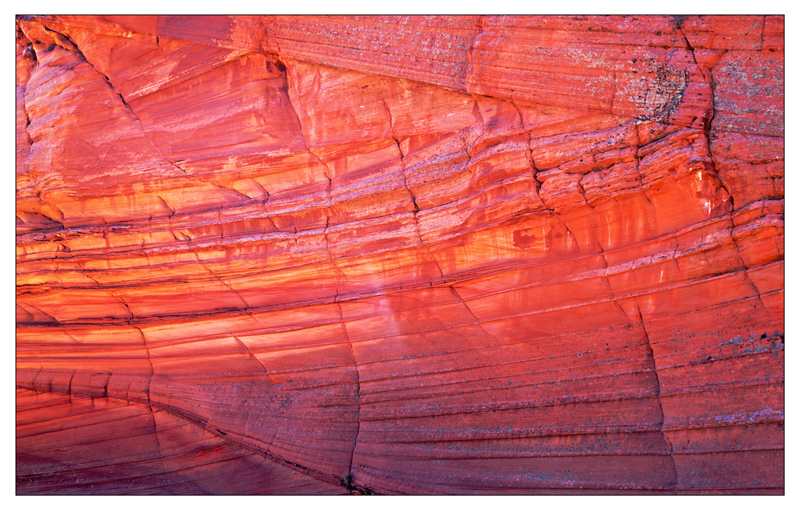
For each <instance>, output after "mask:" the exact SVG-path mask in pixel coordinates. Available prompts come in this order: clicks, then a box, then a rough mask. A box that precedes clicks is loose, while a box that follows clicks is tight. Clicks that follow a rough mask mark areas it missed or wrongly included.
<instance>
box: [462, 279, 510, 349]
mask: <svg viewBox="0 0 800 510" xmlns="http://www.w3.org/2000/svg"><path fill="white" fill-rule="evenodd" d="M449 287H450V292H451V293H452V294H453V295H454V296H455V297H457V298H458V299H459V301H461V304H463V305H464V307H465V308H466V309H467V311H468V312H469V314H470V315H472V317H473V318H474V319H475V324H476V325H477V326H478V327H480V328H481V329H482V330H483V332H484V333H486V334H487V335H489V336H490V337H492V338H493V339H494V341H495V342H496V343H497V345H500V340H498V339H497V337H496V336H494V335H493V334H492V333H490V332H489V330H487V329H486V328H485V327H484V326H483V324H482V323H481V321H480V319H478V316H477V315H475V312H473V311H472V308H470V307H469V305H468V304H467V302H466V301H464V298H462V297H461V295H460V294H459V293H458V291H457V290H456V289H455V287H453V286H452V285H449Z"/></svg>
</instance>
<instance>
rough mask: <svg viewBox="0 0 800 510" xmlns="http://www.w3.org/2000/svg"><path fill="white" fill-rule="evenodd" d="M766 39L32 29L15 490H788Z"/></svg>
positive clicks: (620, 33) (660, 27)
mask: <svg viewBox="0 0 800 510" xmlns="http://www.w3.org/2000/svg"><path fill="white" fill-rule="evenodd" d="M783 26H784V25H783V18H782V17H775V16H766V17H764V16H734V17H731V16H727V17H693V16H690V17H681V16H677V17H676V16H633V17H591V16H590V17H586V16H569V17H300V18H297V17H280V16H279V17H273V16H266V17H202V16H200V17H157V16H151V17H147V16H145V17H136V16H134V17H124V16H123V17H116V16H111V17H81V16H55V17H53V16H44V17H18V18H17V46H16V48H17V49H16V55H17V58H16V65H17V110H16V111H17V124H16V125H17V142H16V147H17V170H16V176H17V177H16V182H17V192H16V196H17V303H16V307H17V308H16V309H17V315H16V317H17V329H16V333H17V337H16V345H17V360H16V367H17V371H16V382H17V415H16V416H17V452H16V455H17V457H16V463H17V473H16V477H17V478H16V486H17V492H18V493H24V494H27V493H57V494H66V493H70V494H73V493H82V494H85V493H98V494H99V493H191V494H203V493H222V494H242V493H258V494H260V493H280V494H294V493H300V494H336V493H348V492H362V493H413V494H427V493H446V494H461V493H503V494H518V493H519V494H537V493H594V494H600V493H614V492H625V493H630V492H660V493H730V492H732V493H739V494H743V493H782V492H783V490H784V478H783V469H784V429H783V427H784V395H783V387H784V386H783V383H784V301H783V300H784V276H783V275H784V222H783V212H784V162H783V155H784V138H783V135H784V131H783V122H784V111H783V101H784V81H783V73H784V63H783V62H784V52H783V51H784V50H783V40H784V34H783Z"/></svg>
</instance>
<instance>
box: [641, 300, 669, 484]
mask: <svg viewBox="0 0 800 510" xmlns="http://www.w3.org/2000/svg"><path fill="white" fill-rule="evenodd" d="M636 311H637V313H638V314H639V325H640V326H641V327H642V332H643V333H644V338H645V340H646V345H647V356H648V361H649V362H650V363H652V367H651V368H652V370H653V373H654V374H655V386H656V388H655V389H656V402H657V403H658V411H659V413H660V414H661V422H660V423H659V424H658V427H659V429H660V431H661V437H662V438H663V439H664V443H666V445H667V448H669V457H670V460H671V461H672V470H673V473H674V475H673V476H674V477H675V480H674V482H673V487H672V490H673V492H677V490H678V467H677V465H676V464H675V455H674V448H673V445H672V441H670V440H669V438H668V437H667V435H666V433H665V432H664V420H665V419H664V407H663V406H662V404H661V379H660V377H659V375H658V367H657V366H656V358H655V354H654V353H653V344H652V343H651V342H650V335H648V334H647V328H646V327H645V325H644V317H643V316H642V310H641V309H640V308H639V303H638V302H637V303H636Z"/></svg>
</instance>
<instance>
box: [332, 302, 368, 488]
mask: <svg viewBox="0 0 800 510" xmlns="http://www.w3.org/2000/svg"><path fill="white" fill-rule="evenodd" d="M336 305H337V306H338V307H339V321H340V322H341V324H342V329H344V334H345V336H346V337H347V345H348V347H349V348H350V355H351V356H352V357H353V367H354V368H355V372H356V427H357V428H356V435H355V437H354V438H353V449H352V450H351V451H350V462H349V466H350V467H349V468H348V470H347V473H346V474H345V475H344V479H343V480H342V483H343V485H344V486H345V487H346V488H347V489H348V490H356V489H357V490H360V491H361V492H364V487H360V486H358V485H356V483H355V476H354V474H353V457H354V456H355V453H356V446H357V445H358V436H359V435H360V434H361V374H360V372H359V370H358V360H357V359H356V353H355V351H354V350H353V342H352V340H351V339H350V333H349V332H348V331H347V324H346V323H345V321H344V312H343V311H342V304H341V303H338V302H337V303H336Z"/></svg>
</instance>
